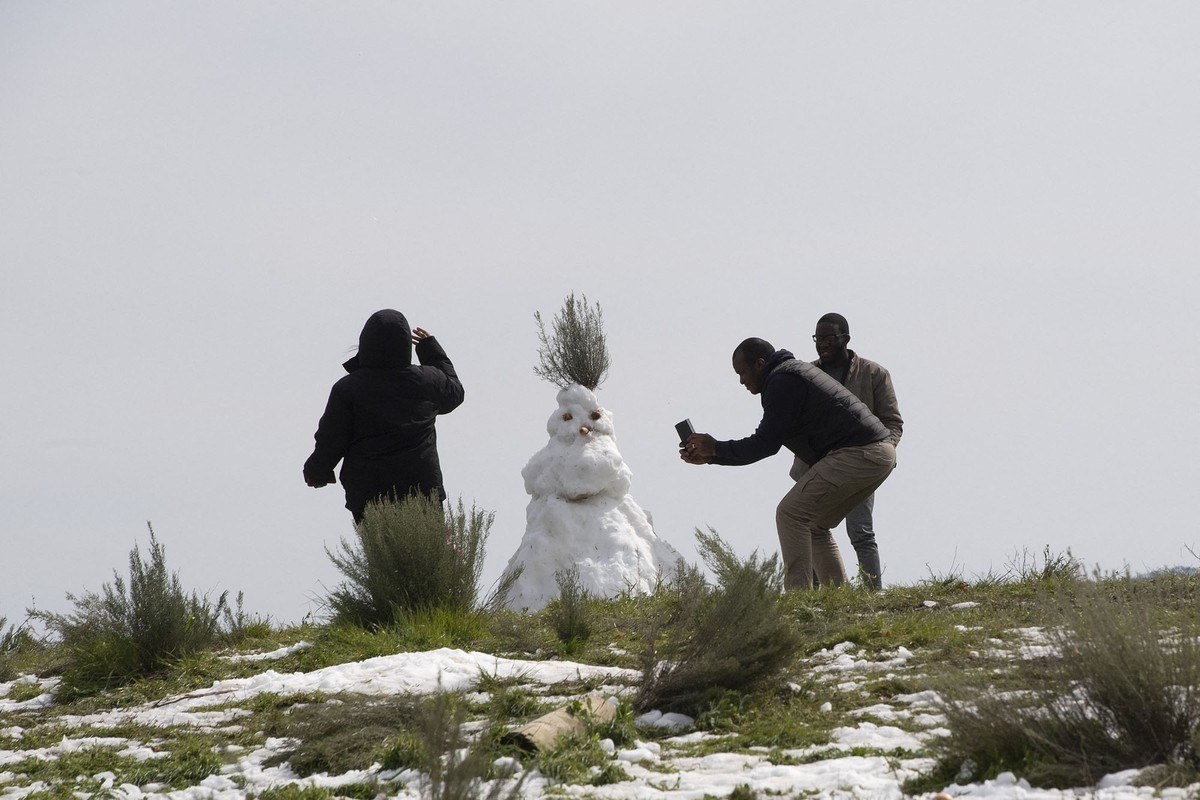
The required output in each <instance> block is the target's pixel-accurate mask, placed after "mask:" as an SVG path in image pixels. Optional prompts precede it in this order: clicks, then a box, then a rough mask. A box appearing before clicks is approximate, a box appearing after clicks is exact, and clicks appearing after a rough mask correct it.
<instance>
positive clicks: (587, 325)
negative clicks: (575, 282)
mask: <svg viewBox="0 0 1200 800" xmlns="http://www.w3.org/2000/svg"><path fill="white" fill-rule="evenodd" d="M533 317H534V319H536V320H537V325H538V341H539V342H540V345H539V347H538V364H537V366H535V367H534V368H533V371H534V374H536V375H537V376H538V377H540V378H545V379H546V380H548V381H550V382H551V383H553V384H555V385H556V386H558V387H559V388H560V389H565V388H567V387H568V386H570V385H571V384H573V383H578V384H579V385H580V386H585V387H587V388H588V389H591V390H592V391H595V390H596V388H597V387H599V386H600V384H601V383H602V382H603V381H604V378H605V376H606V375H607V374H608V364H609V362H608V341H607V339H606V338H605V336H604V314H603V312H602V311H601V310H600V304H599V303H596V305H595V307H592V306H589V305H588V302H587V296H586V295H585V296H584V297H583V299H582V300H576V299H575V293H574V292H572V293H571V294H570V295H569V296H568V297H567V299H566V301H565V302H564V303H563V307H562V310H561V311H559V312H558V314H557V315H556V316H555V317H554V321H553V323H552V325H551V332H550V333H549V334H547V333H546V326H545V324H544V323H543V322H542V315H541V313H540V312H534V314H533Z"/></svg>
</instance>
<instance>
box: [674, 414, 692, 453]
mask: <svg viewBox="0 0 1200 800" xmlns="http://www.w3.org/2000/svg"><path fill="white" fill-rule="evenodd" d="M675 432H676V433H677V434H679V446H680V447H683V446H684V445H686V444H687V440H688V437H689V436H691V435H692V434H693V433H695V432H696V429H695V428H693V427H692V421H691V420H690V419H685V420H684V421H683V422H676V423H675Z"/></svg>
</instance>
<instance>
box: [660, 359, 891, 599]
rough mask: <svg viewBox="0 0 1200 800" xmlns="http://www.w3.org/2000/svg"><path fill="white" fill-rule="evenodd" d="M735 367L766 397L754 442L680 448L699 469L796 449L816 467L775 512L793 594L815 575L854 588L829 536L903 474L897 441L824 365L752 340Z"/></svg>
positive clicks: (701, 439)
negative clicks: (897, 473) (883, 486)
mask: <svg viewBox="0 0 1200 800" xmlns="http://www.w3.org/2000/svg"><path fill="white" fill-rule="evenodd" d="M733 369H734V372H736V373H737V374H738V379H739V381H740V382H741V384H742V385H743V386H745V387H746V389H747V390H749V392H750V393H751V394H759V395H761V396H762V406H763V418H762V421H761V422H760V423H759V424H758V429H757V430H755V432H754V433H753V434H752V435H751V436H748V437H746V438H745V439H737V440H729V441H717V440H716V439H714V438H713V437H712V436H710V435H708V434H707V433H694V434H692V435H691V436H689V437H688V440H687V442H685V443H684V446H683V447H682V448H681V449H680V451H679V455H680V457H681V458H682V459H683V460H684V461H686V462H688V463H689V464H719V465H725V466H740V465H743V464H752V463H754V462H755V461H760V460H762V459H764V458H766V457H768V456H773V455H775V454H776V453H778V452H779V449H780V448H781V447H786V448H788V449H789V450H791V451H792V452H793V453H795V454H796V455H797V456H799V458H800V459H801V461H803V462H804V463H807V464H811V465H812V467H811V468H810V469H808V470H806V471H804V473H803V474H801V475H796V474H793V475H792V477H793V479H795V480H796V485H795V486H793V487H792V488H791V490H790V491H788V493H787V494H786V495H784V496H783V499H782V500H780V501H779V506H778V507H777V508H776V509H775V527H776V529H777V530H778V532H779V549H780V552H781V553H782V556H783V564H784V586H785V587H786V588H788V589H808V588H811V587H812V585H813V580H812V579H813V573H814V571H815V573H816V576H817V578H818V580H819V581H820V582H821V585H823V586H837V585H840V584H841V583H844V582H845V580H846V570H845V567H844V566H843V565H842V556H841V553H840V552H839V551H838V546H837V543H836V542H835V541H834V539H833V536H832V534H830V532H829V529H830V528H833V527H836V526H837V524H838V523H839V522H841V521H842V519H843V518H844V517H845V516H846V514H847V513H848V512H849V511H850V510H851V509H852V508H854V507H855V506H857V505H858V504H859V503H860V502H862V501H863V499H865V498H866V497H868V496H869V495H870V494H871V493H872V492H874V491H875V489H876V488H878V487H879V485H880V484H882V483H883V482H884V480H885V479H886V478H887V476H888V475H890V474H891V472H892V469H893V468H894V467H895V466H896V448H895V447H894V446H893V445H892V443H891V435H890V433H889V432H888V429H887V428H886V427H884V425H883V423H882V422H880V421H879V420H878V419H877V418H876V417H875V415H874V414H872V413H871V412H870V411H868V410H867V407H866V406H865V405H864V404H863V402H862V401H861V400H859V399H858V398H857V397H855V396H854V395H853V394H851V393H850V392H849V391H847V390H846V389H845V387H843V386H842V385H841V384H840V383H838V382H837V381H836V380H834V379H833V378H831V377H829V376H828V375H826V374H825V372H824V371H822V370H821V368H820V367H817V366H814V365H812V364H809V363H808V362H806V361H800V360H798V359H796V358H795V357H794V356H793V355H792V354H791V353H790V352H788V351H787V350H776V349H775V348H774V347H772V346H771V344H770V343H769V342H766V341H764V340H762V339H757V338H750V339H746V340H745V341H743V342H742V343H741V344H739V345H738V346H737V349H735V350H734V351H733Z"/></svg>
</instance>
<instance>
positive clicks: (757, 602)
mask: <svg viewBox="0 0 1200 800" xmlns="http://www.w3.org/2000/svg"><path fill="white" fill-rule="evenodd" d="M696 539H697V541H698V543H699V547H698V548H697V549H698V552H699V553H700V555H701V557H702V558H703V559H704V562H705V563H706V564H707V565H708V566H709V568H710V569H711V570H712V571H713V572H714V573H715V575H716V579H717V585H716V586H715V587H709V586H708V585H707V583H706V582H705V580H704V577H703V575H702V574H701V573H700V571H699V570H698V569H696V568H695V567H688V566H684V565H680V566H679V567H678V568H677V571H676V576H675V581H674V584H673V589H674V591H675V592H676V601H675V602H674V603H673V604H671V606H670V608H669V609H668V610H667V612H666V613H663V614H660V615H658V616H657V618H656V619H655V620H654V621H653V622H652V624H651V625H650V627H649V629H648V632H647V636H646V649H645V651H644V653H643V656H642V680H641V683H640V685H639V687H638V693H637V696H636V698H635V699H634V703H633V704H634V707H635V708H637V709H638V710H639V711H648V710H651V709H659V710H663V711H678V712H681V713H686V714H691V715H693V716H696V715H698V713H699V712H700V711H702V710H703V709H704V708H705V706H706V705H707V704H708V703H709V702H710V701H711V700H713V699H715V698H716V697H718V696H720V695H721V694H722V693H724V692H727V691H731V690H734V691H748V690H752V689H755V688H758V687H759V686H761V685H763V684H764V683H766V682H767V681H769V680H772V679H775V678H778V677H779V676H780V675H781V673H782V671H783V669H784V668H785V667H786V666H787V665H788V664H789V663H790V662H791V660H792V658H793V657H794V656H795V654H796V651H797V650H798V648H799V646H800V638H799V635H798V634H797V632H796V630H795V628H794V626H793V625H792V624H791V623H790V621H789V620H788V618H787V615H786V614H785V613H784V612H783V610H782V608H781V603H780V600H781V597H782V594H781V593H782V589H783V575H782V570H781V569H780V566H779V559H778V556H775V555H772V556H771V557H770V558H767V559H764V560H761V561H760V560H759V557H758V554H757V553H754V554H752V555H751V556H750V558H749V559H747V560H745V561H742V560H740V559H739V558H738V557H737V556H736V555H735V554H734V552H733V550H732V549H731V548H730V547H729V545H728V544H726V543H725V542H724V541H723V540H722V539H721V537H720V536H718V535H717V532H716V531H714V530H712V529H711V528H710V529H709V532H708V533H704V532H702V531H699V530H697V531H696Z"/></svg>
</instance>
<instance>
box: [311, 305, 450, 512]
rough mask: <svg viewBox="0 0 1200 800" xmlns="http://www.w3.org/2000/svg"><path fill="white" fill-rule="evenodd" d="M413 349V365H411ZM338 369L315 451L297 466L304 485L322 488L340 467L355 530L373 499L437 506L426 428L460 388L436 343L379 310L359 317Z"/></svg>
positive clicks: (440, 490)
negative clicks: (351, 349) (418, 498)
mask: <svg viewBox="0 0 1200 800" xmlns="http://www.w3.org/2000/svg"><path fill="white" fill-rule="evenodd" d="M414 345H415V346H416V351H417V359H418V360H419V361H420V364H414V363H412V357H413V348H414ZM342 367H343V368H344V369H345V370H346V372H347V373H348V374H346V375H344V376H342V378H341V379H340V380H339V381H338V382H337V383H335V384H333V389H331V390H330V392H329V401H328V402H327V403H326V405H325V413H324V414H322V415H321V421H320V422H319V423H318V424H317V433H316V436H315V437H314V438H315V439H316V446H315V448H314V449H313V452H312V455H310V456H309V457H308V460H307V461H305V462H304V482H305V483H307V484H308V485H309V486H312V487H314V488H318V489H319V488H320V487H322V486H328V485H329V484H331V483H333V482H334V477H333V468H334V467H335V466H336V465H337V463H338V462H339V461H341V462H342V471H341V479H342V487H343V488H344V489H345V490H346V508H348V509H350V513H351V514H353V515H354V522H355V524H358V523H359V522H362V518H363V512H364V510H365V509H366V506H367V503H369V502H371V501H373V500H379V499H381V498H391V499H395V500H403V499H404V498H405V497H407V496H408V495H410V494H412V493H414V492H419V493H421V494H424V495H427V496H429V497H431V498H436V499H437V500H439V501H444V500H445V499H446V489H445V487H443V486H442V465H441V462H440V461H439V460H438V452H437V430H436V428H435V427H434V423H435V421H436V419H437V417H438V415H439V414H449V413H450V412H451V411H453V410H454V409H456V408H458V407H459V405H461V404H462V401H463V385H462V383H461V382H460V381H459V379H458V373H457V372H455V370H454V365H453V364H452V363H450V358H449V356H447V355H446V351H445V350H443V349H442V346H441V344H440V343H438V341H437V339H435V338H434V337H433V334H431V333H430V332H429V331H427V330H425V329H424V328H410V327H409V324H408V319H407V318H405V316H404V315H403V314H401V313H400V312H399V311H396V310H394V309H390V308H385V309H383V310H381V311H376V312H375V313H374V314H372V315H371V316H370V317H369V318H368V319H367V322H366V324H365V325H363V329H362V333H361V334H359V337H358V353H357V355H354V356H352V357H351V358H350V360H349V361H347V362H346V363H344V364H342Z"/></svg>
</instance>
